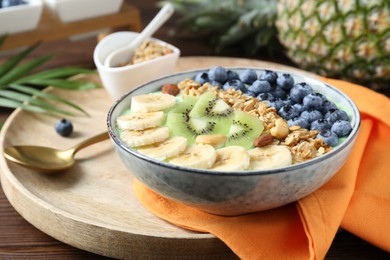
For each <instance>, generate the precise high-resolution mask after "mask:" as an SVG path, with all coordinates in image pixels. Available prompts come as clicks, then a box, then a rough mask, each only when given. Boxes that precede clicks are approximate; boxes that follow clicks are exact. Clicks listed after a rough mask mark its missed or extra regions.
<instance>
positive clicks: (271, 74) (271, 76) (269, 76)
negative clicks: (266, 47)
mask: <svg viewBox="0 0 390 260" xmlns="http://www.w3.org/2000/svg"><path fill="white" fill-rule="evenodd" d="M277 78H278V74H277V73H276V72H275V71H272V70H265V71H264V73H263V74H262V75H261V76H260V77H259V79H262V80H266V81H268V82H269V83H271V84H276V79H277Z"/></svg>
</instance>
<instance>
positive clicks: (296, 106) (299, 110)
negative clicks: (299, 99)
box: [284, 99, 304, 114]
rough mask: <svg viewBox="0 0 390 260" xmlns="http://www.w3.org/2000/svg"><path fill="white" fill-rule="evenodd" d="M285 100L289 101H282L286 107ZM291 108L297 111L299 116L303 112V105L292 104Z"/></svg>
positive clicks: (286, 102)
mask: <svg viewBox="0 0 390 260" xmlns="http://www.w3.org/2000/svg"><path fill="white" fill-rule="evenodd" d="M287 100H289V99H286V100H285V101H284V103H285V104H286V105H288V101H287ZM290 104H291V101H290ZM292 106H293V107H295V108H296V109H297V110H298V112H299V114H301V113H302V112H303V110H304V109H303V105H302V104H299V103H297V104H294V105H292Z"/></svg>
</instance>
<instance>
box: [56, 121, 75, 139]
mask: <svg viewBox="0 0 390 260" xmlns="http://www.w3.org/2000/svg"><path fill="white" fill-rule="evenodd" d="M55 130H56V132H57V133H58V134H59V135H61V136H69V135H70V134H71V133H72V132H73V125H72V122H71V121H70V120H67V119H61V120H60V121H58V122H57V123H56V125H55Z"/></svg>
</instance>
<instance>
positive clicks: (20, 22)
mask: <svg viewBox="0 0 390 260" xmlns="http://www.w3.org/2000/svg"><path fill="white" fill-rule="evenodd" d="M42 9H43V4H42V0H26V4H23V5H17V6H10V7H5V8H0V35H1V34H5V33H10V34H12V33H21V32H26V31H31V30H34V29H35V28H36V27H37V26H38V23H39V20H40V18H41V15H42Z"/></svg>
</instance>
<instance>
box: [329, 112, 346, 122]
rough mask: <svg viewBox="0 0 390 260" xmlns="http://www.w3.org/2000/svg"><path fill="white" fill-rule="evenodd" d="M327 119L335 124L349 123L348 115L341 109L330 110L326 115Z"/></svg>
mask: <svg viewBox="0 0 390 260" xmlns="http://www.w3.org/2000/svg"><path fill="white" fill-rule="evenodd" d="M325 118H326V119H328V121H329V122H331V123H334V122H336V121H337V120H344V121H348V120H349V117H348V114H347V113H346V112H345V111H344V110H340V109H330V110H329V111H328V112H327V113H326V114H325Z"/></svg>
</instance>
